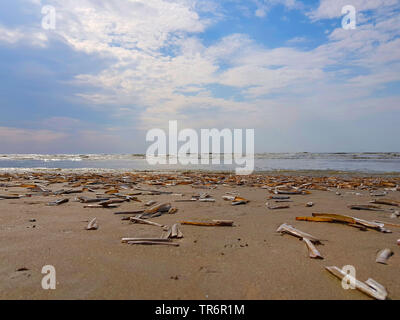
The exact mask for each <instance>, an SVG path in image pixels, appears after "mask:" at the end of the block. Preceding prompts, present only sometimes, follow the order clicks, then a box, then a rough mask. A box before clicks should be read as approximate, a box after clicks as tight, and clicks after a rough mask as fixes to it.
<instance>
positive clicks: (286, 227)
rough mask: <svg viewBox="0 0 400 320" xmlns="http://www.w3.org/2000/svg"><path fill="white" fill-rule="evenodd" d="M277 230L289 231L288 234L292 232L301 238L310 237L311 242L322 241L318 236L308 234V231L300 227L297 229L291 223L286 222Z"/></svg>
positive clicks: (280, 231)
mask: <svg viewBox="0 0 400 320" xmlns="http://www.w3.org/2000/svg"><path fill="white" fill-rule="evenodd" d="M276 232H279V233H287V234H290V235H292V236H295V237H297V238H300V239H304V238H306V239H308V240H310V241H311V242H314V243H320V242H321V241H320V240H319V239H317V238H316V237H314V236H312V235H311V234H308V233H305V232H303V231H300V230H298V229H296V228H294V227H292V226H291V225H288V224H286V223H283V224H281V225H280V226H279V228H278V229H277V230H276Z"/></svg>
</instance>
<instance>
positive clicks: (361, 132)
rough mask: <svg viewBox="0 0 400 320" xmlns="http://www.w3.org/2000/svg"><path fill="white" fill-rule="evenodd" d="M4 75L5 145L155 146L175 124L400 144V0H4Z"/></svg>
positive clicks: (11, 149)
mask: <svg viewBox="0 0 400 320" xmlns="http://www.w3.org/2000/svg"><path fill="white" fill-rule="evenodd" d="M46 5H50V6H53V7H54V8H55V10H56V26H55V29H50V30H48V29H44V28H43V27H42V19H43V18H44V17H45V14H43V13H42V9H43V7H44V6H46ZM345 5H353V6H354V7H355V8H356V10H357V27H356V29H355V30H345V29H343V28H342V18H343V15H342V7H343V6H345ZM44 12H46V11H44ZM45 21H47V20H45ZM0 74H1V77H0V105H1V117H0V153H144V152H145V151H146V148H147V147H148V145H149V143H146V141H145V135H146V132H147V130H149V129H151V128H166V127H167V125H168V120H178V124H179V127H180V128H181V129H184V128H194V129H200V128H219V129H222V128H231V129H234V128H254V129H255V140H256V146H255V147H256V151H257V152H296V151H297V152H301V151H309V152H343V151H400V139H399V132H400V0H320V1H317V0H304V1H300V0H138V1H134V0H108V1H106V0H103V1H102V0H2V1H1V10H0Z"/></svg>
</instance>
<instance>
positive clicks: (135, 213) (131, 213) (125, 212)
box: [114, 210, 144, 215]
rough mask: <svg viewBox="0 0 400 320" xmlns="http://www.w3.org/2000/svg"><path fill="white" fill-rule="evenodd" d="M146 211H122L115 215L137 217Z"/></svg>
mask: <svg viewBox="0 0 400 320" xmlns="http://www.w3.org/2000/svg"><path fill="white" fill-rule="evenodd" d="M143 213H144V210H135V211H121V212H114V214H118V215H119V214H124V215H137V214H143Z"/></svg>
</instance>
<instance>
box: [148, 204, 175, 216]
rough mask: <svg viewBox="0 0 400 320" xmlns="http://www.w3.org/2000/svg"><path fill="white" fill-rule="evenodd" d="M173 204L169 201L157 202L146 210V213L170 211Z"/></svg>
mask: <svg viewBox="0 0 400 320" xmlns="http://www.w3.org/2000/svg"><path fill="white" fill-rule="evenodd" d="M171 207H172V206H171V204H170V203H169V202H166V203H160V204H157V205H155V206H153V207H151V208H149V209H146V210H144V213H145V214H146V215H148V214H155V213H158V212H161V213H162V212H168V211H169V209H171Z"/></svg>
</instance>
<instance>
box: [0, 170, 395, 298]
mask: <svg viewBox="0 0 400 320" xmlns="http://www.w3.org/2000/svg"><path fill="white" fill-rule="evenodd" d="M0 178H1V179H0V180H1V181H0V197H1V196H2V195H18V197H19V198H17V197H16V198H15V199H3V200H0V243H1V246H0V283H1V285H0V299H196V300H197V299H201V300H206V299H210V300H212V299H340V300H342V299H371V298H369V297H368V296H366V295H365V294H363V293H361V292H360V291H358V290H344V289H343V288H342V286H341V283H340V280H339V279H337V278H335V277H334V276H333V275H331V274H330V273H329V272H327V271H326V270H325V266H337V267H339V268H341V267H343V266H345V265H353V266H354V267H355V268H356V272H357V273H356V277H357V279H358V280H360V281H365V280H367V279H368V278H373V279H374V280H376V281H377V282H379V283H380V284H382V285H383V286H384V287H385V288H386V290H387V291H388V297H389V298H390V299H400V277H399V272H398V270H399V267H400V246H398V245H397V239H400V232H399V231H400V228H399V227H398V226H394V225H395V224H400V219H399V218H396V217H395V212H396V210H399V208H398V207H395V206H388V205H378V206H380V207H381V208H383V209H384V211H367V210H352V209H350V208H349V207H348V206H349V205H355V204H358V205H370V204H371V203H369V201H371V200H373V199H382V198H384V199H391V200H394V201H400V192H399V190H400V189H399V187H398V185H400V179H399V178H390V177H384V178H379V177H376V176H375V177H372V178H368V179H367V178H365V179H364V178H361V177H354V178H330V179H328V178H324V179H323V178H318V177H305V176H295V177H290V176H286V177H285V176H278V175H277V176H265V175H254V176H249V177H238V176H229V175H226V174H225V175H224V174H211V173H210V174H208V173H202V174H200V173H192V174H184V173H176V174H170V175H167V174H165V175H162V174H152V173H135V174H133V173H125V174H122V173H121V174H119V175H118V174H104V175H103V176H101V175H96V174H86V175H85V174H72V173H70V174H64V173H59V172H57V171H54V172H48V173H41V174H37V173H32V174H30V173H24V174H6V173H3V174H2V175H1V177H0ZM60 190H74V191H76V192H77V193H66V194H62V191H60ZM149 190H150V191H149ZM274 190H304V191H305V192H304V193H306V194H296V195H290V200H291V201H292V202H287V203H276V202H275V200H273V199H269V198H270V197H271V196H275V194H274ZM55 191H59V192H58V194H56V195H55V194H54V192H55ZM155 191H162V192H171V194H164V193H161V194H156V193H157V192H155ZM106 192H108V193H106ZM116 192H118V193H117V195H116ZM382 192H385V193H386V194H385V195H382V196H381V195H380V194H379V193H382ZM201 193H207V194H208V195H209V197H211V198H213V199H215V202H200V201H192V202H179V201H176V200H182V199H191V198H192V196H196V195H199V194H201ZM371 193H373V194H378V195H379V196H377V195H371ZM232 194H233V195H240V197H242V198H245V199H247V200H249V202H248V203H246V204H243V205H237V206H233V205H232V204H231V201H226V200H224V199H223V198H222V197H223V196H226V195H232ZM121 195H122V197H123V196H124V195H125V196H126V195H130V197H131V198H130V201H126V202H123V203H119V204H118V205H119V207H118V208H84V206H85V205H87V204H86V203H82V202H80V201H79V199H78V197H86V198H91V199H93V198H96V196H98V197H109V198H113V199H114V198H118V196H119V198H121ZM65 198H67V199H69V202H67V203H64V204H61V205H59V206H48V205H47V204H48V203H49V202H52V201H56V200H59V199H65ZM150 200H154V201H156V202H157V203H163V202H168V203H171V205H172V206H173V207H176V208H177V209H178V211H177V212H176V213H174V214H168V213H166V214H162V215H161V216H159V217H154V218H149V219H148V220H150V221H153V222H156V223H159V224H162V225H168V226H171V225H172V224H174V223H180V222H182V221H202V222H205V221H212V220H215V219H219V220H232V221H234V226H232V227H217V226H216V227H201V226H192V225H181V227H180V230H181V231H182V233H183V236H184V237H183V238H182V239H174V240H173V242H174V243H179V246H177V247H170V246H161V245H130V244H126V243H121V238H124V237H156V238H157V237H160V235H161V234H162V233H163V230H162V228H160V227H156V226H151V225H145V224H137V223H135V224H134V223H132V222H131V221H128V220H122V218H123V217H129V216H130V215H129V214H128V215H127V214H125V215H119V214H114V213H115V212H121V211H137V210H145V209H147V208H148V207H146V206H145V203H146V202H148V201H150ZM267 202H268V203H269V205H270V206H274V205H289V206H290V207H289V208H287V209H276V210H272V209H268V208H267V206H266V203H267ZM308 202H313V203H314V206H313V207H306V203H308ZM318 212H322V213H336V214H341V215H347V216H352V217H357V218H361V219H365V220H368V221H381V222H386V223H387V224H385V228H387V229H390V230H391V231H392V233H382V232H379V231H377V230H372V229H368V230H366V231H362V230H360V229H359V228H354V227H351V226H349V225H345V224H339V223H325V222H308V221H297V220H296V217H299V216H303V217H304V216H307V217H311V216H312V214H313V213H318ZM95 217H96V218H97V221H98V225H99V227H98V229H97V230H90V231H89V230H86V229H85V228H86V226H87V225H88V221H90V220H92V219H93V218H95ZM282 223H287V224H289V225H292V226H293V227H295V228H297V229H299V230H301V231H304V232H306V233H309V234H311V235H313V236H315V237H317V238H319V239H321V243H322V244H321V245H318V246H317V249H318V250H319V252H320V253H321V255H322V256H323V257H324V259H311V258H310V257H309V256H308V251H307V247H306V246H305V244H304V242H303V241H300V240H299V239H297V238H295V237H293V236H291V235H288V234H285V235H281V234H279V233H277V232H276V230H277V228H278V227H279V226H280V225H281V224H282ZM390 224H392V225H393V226H392V225H390ZM384 248H389V249H391V250H392V251H393V253H394V255H393V256H392V257H391V258H390V259H389V260H388V263H387V265H384V264H379V263H376V262H375V259H376V255H377V252H378V251H379V250H381V249H384ZM45 265H52V266H54V267H55V269H56V279H57V280H56V283H57V287H56V289H55V290H44V289H42V286H41V281H42V278H43V277H44V275H43V274H42V273H41V271H42V267H43V266H45ZM18 270H20V271H18Z"/></svg>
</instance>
